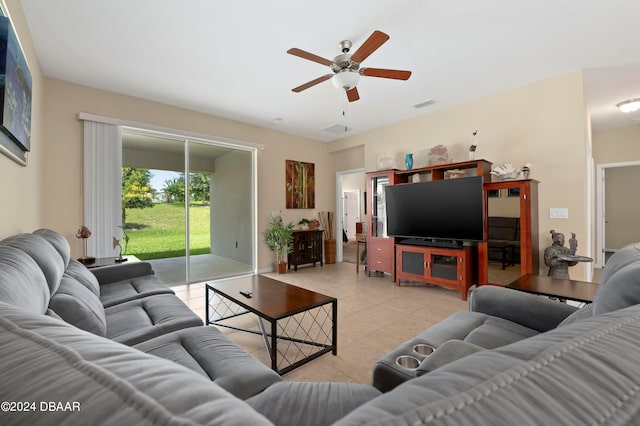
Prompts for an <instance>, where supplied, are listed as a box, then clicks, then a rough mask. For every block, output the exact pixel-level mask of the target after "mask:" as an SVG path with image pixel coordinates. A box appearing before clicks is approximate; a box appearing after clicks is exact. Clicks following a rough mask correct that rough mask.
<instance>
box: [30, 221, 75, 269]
mask: <svg viewBox="0 0 640 426" xmlns="http://www.w3.org/2000/svg"><path fill="white" fill-rule="evenodd" d="M33 233H34V234H36V235H39V236H41V237H42V238H44V239H45V240H47V241H48V242H49V244H51V245H52V246H53V247H54V248H55V249H56V250H57V251H58V253H59V254H60V256H61V257H62V261H63V262H64V266H65V268H66V267H67V265H68V264H69V260H70V259H71V247H70V246H69V241H67V239H66V238H65V237H63V236H62V235H61V234H60V233H58V232H56V231H52V230H51V229H37V230H35V231H33Z"/></svg>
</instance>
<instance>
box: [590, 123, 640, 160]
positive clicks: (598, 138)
mask: <svg viewBox="0 0 640 426" xmlns="http://www.w3.org/2000/svg"><path fill="white" fill-rule="evenodd" d="M593 159H594V161H595V163H596V165H599V164H608V163H624V162H627V161H640V125H639V126H633V127H625V128H622V129H613V130H602V131H594V132H593Z"/></svg>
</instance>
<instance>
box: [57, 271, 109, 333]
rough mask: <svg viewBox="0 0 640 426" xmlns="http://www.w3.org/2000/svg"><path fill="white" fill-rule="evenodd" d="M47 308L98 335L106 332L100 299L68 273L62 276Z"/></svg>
mask: <svg viewBox="0 0 640 426" xmlns="http://www.w3.org/2000/svg"><path fill="white" fill-rule="evenodd" d="M49 308H50V309H51V310H52V311H53V312H55V313H56V314H57V315H58V316H59V317H60V318H62V319H63V320H64V321H66V322H68V323H69V324H71V325H74V326H76V327H78V328H80V329H82V330H85V331H88V332H90V333H93V334H97V335H98V336H105V335H106V334H107V330H106V328H107V321H106V318H105V312H104V307H103V306H102V303H100V299H98V297H97V296H96V295H95V294H93V293H92V292H91V291H89V289H87V288H86V287H85V286H84V285H82V284H81V283H79V282H78V281H76V280H74V279H73V278H71V277H70V276H68V275H65V276H63V277H62V280H61V282H60V288H58V291H57V292H55V293H54V294H53V296H51V300H50V301H49Z"/></svg>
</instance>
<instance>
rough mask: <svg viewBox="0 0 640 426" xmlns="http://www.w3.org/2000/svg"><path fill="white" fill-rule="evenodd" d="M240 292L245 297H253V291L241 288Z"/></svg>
mask: <svg viewBox="0 0 640 426" xmlns="http://www.w3.org/2000/svg"><path fill="white" fill-rule="evenodd" d="M240 294H241V295H243V296H244V297H249V298H251V295H252V294H253V293H251V292H250V291H249V290H240Z"/></svg>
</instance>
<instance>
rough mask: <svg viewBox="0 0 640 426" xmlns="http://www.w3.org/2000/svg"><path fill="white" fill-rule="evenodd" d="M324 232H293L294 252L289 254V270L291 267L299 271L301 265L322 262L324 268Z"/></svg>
mask: <svg viewBox="0 0 640 426" xmlns="http://www.w3.org/2000/svg"><path fill="white" fill-rule="evenodd" d="M322 232H323V231H319V230H314V231H311V230H309V231H293V251H291V253H289V259H288V260H289V261H288V269H291V266H293V267H294V270H295V271H297V270H298V266H299V265H306V264H307V263H313V265H314V266H315V264H316V262H320V266H322Z"/></svg>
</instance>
